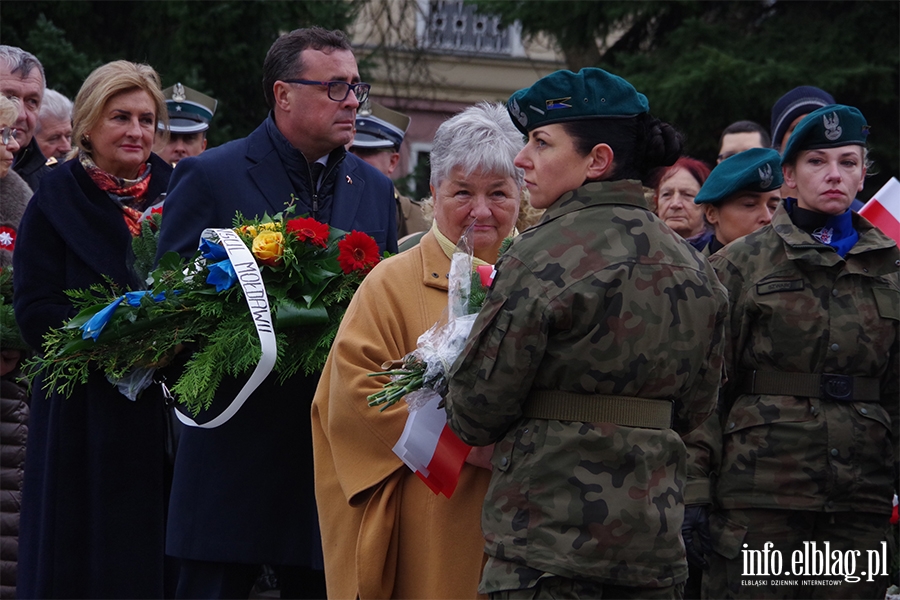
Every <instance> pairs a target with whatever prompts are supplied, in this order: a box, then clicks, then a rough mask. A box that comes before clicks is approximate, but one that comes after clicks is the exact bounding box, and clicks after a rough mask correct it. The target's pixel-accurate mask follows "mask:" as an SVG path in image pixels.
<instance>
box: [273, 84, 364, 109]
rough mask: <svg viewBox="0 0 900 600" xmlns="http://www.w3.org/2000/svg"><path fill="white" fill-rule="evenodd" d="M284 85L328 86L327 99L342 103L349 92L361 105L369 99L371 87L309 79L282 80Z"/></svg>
mask: <svg viewBox="0 0 900 600" xmlns="http://www.w3.org/2000/svg"><path fill="white" fill-rule="evenodd" d="M282 81H283V82H285V83H296V84H299V85H324V86H328V98H329V99H330V100H334V101H335V102H343V101H344V100H346V99H347V96H349V95H350V91H351V90H352V91H353V94H354V95H355V96H356V101H357V102H359V103H360V104H362V103H363V102H365V101H366V98H368V97H369V90H370V89H372V86H371V85H369V84H368V83H347V82H346V81H311V80H309V79H282Z"/></svg>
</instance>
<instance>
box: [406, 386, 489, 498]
mask: <svg viewBox="0 0 900 600" xmlns="http://www.w3.org/2000/svg"><path fill="white" fill-rule="evenodd" d="M440 402H441V397H440V396H439V395H438V394H434V396H433V397H432V398H431V399H430V400H429V401H428V402H427V403H426V404H425V405H424V406H422V407H421V408H419V409H417V410H413V411H410V413H409V418H407V420H406V427H404V428H403V433H402V434H401V435H400V439H399V440H398V441H397V443H396V444H395V445H394V454H396V455H397V456H399V457H400V460H402V461H403V462H404V463H406V466H408V467H409V468H410V469H412V470H413V471H415V473H416V475H418V476H419V478H420V479H421V480H422V481H424V482H425V484H426V485H427V486H428V487H429V488H431V491H433V492H434V493H435V494H444V495H445V496H446V497H448V498H449V497H450V496H452V495H453V492H454V490H456V484H457V483H458V482H459V474H460V472H461V471H462V467H463V464H464V463H465V462H466V457H467V456H469V451H470V450H471V449H472V447H471V446H468V445H467V444H465V443H464V442H463V441H462V440H460V439H459V437H458V436H457V435H456V434H455V433H453V431H452V430H451V429H450V427H448V426H447V413H446V411H445V410H444V409H443V408H441V407H439V406H438V405H439V404H440Z"/></svg>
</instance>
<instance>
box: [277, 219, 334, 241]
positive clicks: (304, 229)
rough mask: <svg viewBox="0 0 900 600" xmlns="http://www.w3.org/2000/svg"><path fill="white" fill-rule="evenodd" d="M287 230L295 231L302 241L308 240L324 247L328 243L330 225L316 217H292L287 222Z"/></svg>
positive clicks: (289, 231)
mask: <svg viewBox="0 0 900 600" xmlns="http://www.w3.org/2000/svg"><path fill="white" fill-rule="evenodd" d="M285 230H286V231H287V232H288V233H293V234H294V235H295V236H296V237H297V239H298V240H300V241H301V242H307V241H308V242H309V243H311V244H315V245H316V246H321V247H323V248H324V247H325V246H327V245H328V231H329V228H328V225H326V224H325V223H319V222H318V221H316V220H315V219H311V218H309V219H303V218H300V219H291V220H290V221H288V222H287V225H286V226H285Z"/></svg>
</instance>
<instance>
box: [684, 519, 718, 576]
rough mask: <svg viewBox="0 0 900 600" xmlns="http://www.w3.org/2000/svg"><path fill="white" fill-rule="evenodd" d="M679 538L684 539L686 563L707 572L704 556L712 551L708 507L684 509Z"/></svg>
mask: <svg viewBox="0 0 900 600" xmlns="http://www.w3.org/2000/svg"><path fill="white" fill-rule="evenodd" d="M681 537H682V538H683V539H684V549H685V551H686V552H687V559H688V563H690V564H691V565H692V566H695V567H700V568H701V569H703V570H704V571H706V570H708V569H709V563H708V562H706V559H705V558H704V556H706V555H708V554H712V551H713V549H712V538H710V535H709V506H707V505H705V504H695V505H692V506H685V507H684V523H683V524H682V526H681ZM697 546H699V549H698V548H697Z"/></svg>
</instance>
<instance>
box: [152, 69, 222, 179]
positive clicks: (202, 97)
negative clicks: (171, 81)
mask: <svg viewBox="0 0 900 600" xmlns="http://www.w3.org/2000/svg"><path fill="white" fill-rule="evenodd" d="M163 96H165V97H166V107H167V108H168V110H169V136H168V138H166V135H165V132H166V130H165V129H164V127H165V126H164V125H163V124H162V122H160V124H159V127H160V129H159V130H158V131H157V132H156V144H155V147H154V149H153V151H154V152H156V154H158V155H159V156H160V158H162V159H163V160H164V161H166V162H167V163H169V164H171V165H172V166H173V167H174V166H175V165H176V164H178V161H180V160H181V159H182V158H186V157H188V156H197V155H198V154H200V153H202V152H203V151H204V150H206V132H207V131H208V130H209V121H210V120H211V119H212V118H213V115H214V114H216V106H217V105H218V101H216V99H215V98H211V97H209V96H207V95H206V94H201V93H200V92H198V91H197V90H192V89H191V88H189V87H187V86H186V85H182V84H181V83H176V84H175V85H173V86H172V87H169V88H166V89H164V90H163Z"/></svg>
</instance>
